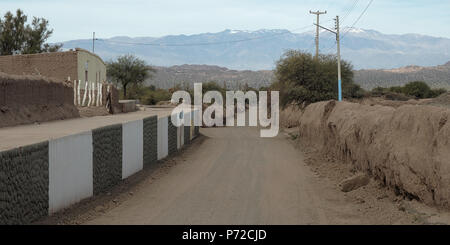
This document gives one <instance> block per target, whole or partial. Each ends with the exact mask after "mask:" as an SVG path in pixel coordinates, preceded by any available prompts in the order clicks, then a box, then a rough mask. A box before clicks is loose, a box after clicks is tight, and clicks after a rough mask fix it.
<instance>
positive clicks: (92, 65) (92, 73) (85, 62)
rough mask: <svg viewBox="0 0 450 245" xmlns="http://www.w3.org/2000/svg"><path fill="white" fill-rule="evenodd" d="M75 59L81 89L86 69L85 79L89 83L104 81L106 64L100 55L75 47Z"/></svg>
mask: <svg viewBox="0 0 450 245" xmlns="http://www.w3.org/2000/svg"><path fill="white" fill-rule="evenodd" d="M77 60H78V64H77V66H78V80H81V86H82V88H83V89H84V86H85V83H84V82H85V80H86V74H85V72H86V70H87V72H88V74H87V75H88V76H87V81H88V82H89V83H90V84H92V83H94V84H97V83H99V82H106V65H105V63H104V62H103V60H102V59H101V58H100V57H98V56H97V55H95V54H93V53H91V52H89V51H87V50H84V49H77Z"/></svg>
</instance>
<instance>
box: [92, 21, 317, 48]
mask: <svg viewBox="0 0 450 245" xmlns="http://www.w3.org/2000/svg"><path fill="white" fill-rule="evenodd" d="M311 26H312V25H307V26H303V27H300V28H297V29H294V30H291V31H284V32H280V33H275V34H272V35H268V36H262V37H253V38H245V39H238V40H231V41H219V42H203V43H135V42H122V41H112V40H106V39H98V40H99V41H103V42H108V43H117V44H128V45H141V46H167V47H189V46H209V45H219V44H228V43H239V42H247V41H252V40H259V39H266V38H271V37H274V36H281V35H285V34H288V33H292V32H295V31H299V30H303V29H306V28H308V27H311Z"/></svg>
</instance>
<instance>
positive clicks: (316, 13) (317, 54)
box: [309, 10, 327, 58]
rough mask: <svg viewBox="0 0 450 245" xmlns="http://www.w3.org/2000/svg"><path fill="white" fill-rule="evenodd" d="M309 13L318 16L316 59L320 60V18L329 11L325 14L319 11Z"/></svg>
mask: <svg viewBox="0 0 450 245" xmlns="http://www.w3.org/2000/svg"><path fill="white" fill-rule="evenodd" d="M309 13H310V14H315V15H317V22H316V26H317V28H316V58H318V57H319V25H320V24H319V16H320V15H321V14H326V13H327V11H325V12H320V11H319V10H317V11H316V12H312V11H311V10H310V11H309Z"/></svg>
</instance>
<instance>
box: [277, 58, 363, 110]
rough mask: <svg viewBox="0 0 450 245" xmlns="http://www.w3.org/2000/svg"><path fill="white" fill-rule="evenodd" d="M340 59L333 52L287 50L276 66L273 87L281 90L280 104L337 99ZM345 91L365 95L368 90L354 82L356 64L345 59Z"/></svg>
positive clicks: (352, 95) (343, 82)
mask: <svg viewBox="0 0 450 245" xmlns="http://www.w3.org/2000/svg"><path fill="white" fill-rule="evenodd" d="M337 67H338V66H337V59H336V57H335V56H332V55H319V57H318V58H315V57H314V56H313V55H312V54H310V53H307V52H303V51H298V50H289V51H287V52H286V53H284V54H283V56H282V57H281V59H280V60H278V62H277V66H276V68H275V83H273V84H272V85H271V87H270V89H272V90H279V91H280V104H281V105H282V106H286V105H288V104H298V105H307V104H310V103H314V102H318V101H323V100H330V99H337V95H338V86H337V84H338V83H337V77H338V69H337ZM341 74H342V94H343V96H344V98H361V97H363V96H364V95H365V92H364V90H363V89H361V87H360V86H359V85H357V84H355V83H354V82H353V67H352V65H351V64H350V63H349V62H347V61H345V60H343V61H341Z"/></svg>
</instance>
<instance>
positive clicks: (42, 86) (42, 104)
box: [0, 73, 80, 127]
mask: <svg viewBox="0 0 450 245" xmlns="http://www.w3.org/2000/svg"><path fill="white" fill-rule="evenodd" d="M63 81H65V80H63ZM79 116H80V115H79V113H78V110H77V108H76V107H75V106H74V104H73V88H72V87H71V85H70V84H69V83H65V82H58V81H55V80H53V79H48V78H44V77H41V76H15V75H7V74H4V73H0V127H7V126H14V125H19V124H28V123H35V122H45V121H51V120H61V119H68V118H74V117H79Z"/></svg>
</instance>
